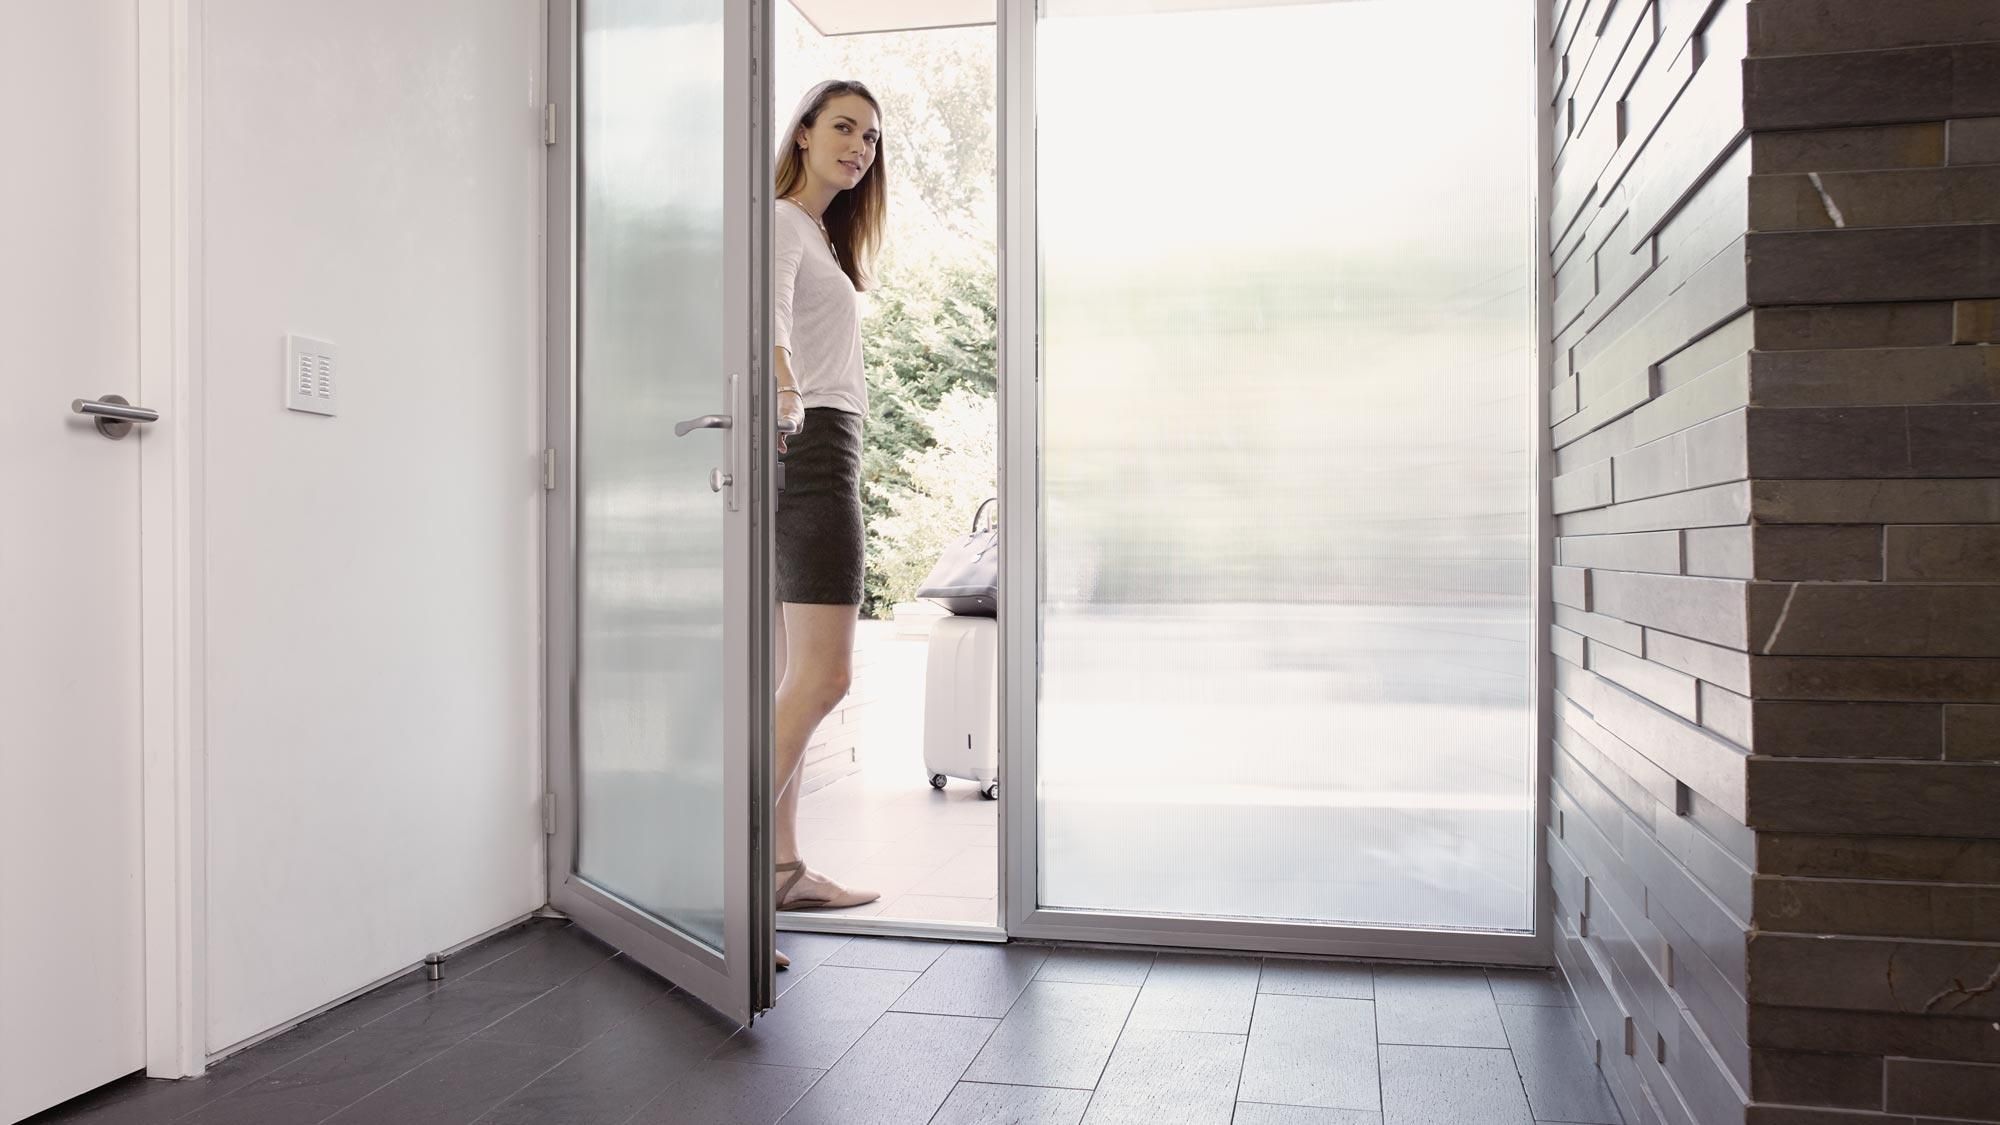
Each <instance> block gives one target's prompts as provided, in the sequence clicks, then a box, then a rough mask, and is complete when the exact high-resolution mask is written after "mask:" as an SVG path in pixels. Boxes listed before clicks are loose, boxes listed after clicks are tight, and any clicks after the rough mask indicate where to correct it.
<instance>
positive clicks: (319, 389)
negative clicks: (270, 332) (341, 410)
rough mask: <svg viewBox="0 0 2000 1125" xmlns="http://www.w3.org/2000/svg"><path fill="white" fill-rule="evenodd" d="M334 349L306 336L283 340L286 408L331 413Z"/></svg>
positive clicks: (290, 337) (333, 402) (311, 412)
mask: <svg viewBox="0 0 2000 1125" xmlns="http://www.w3.org/2000/svg"><path fill="white" fill-rule="evenodd" d="M334 359H335V356H334V348H333V345H332V344H330V343H327V342H326V341H325V340H315V339H312V338H311V337H308V336H287V337H285V406H286V407H287V408H288V409H291V410H301V411H304V412H305V413H307V414H328V415H330V414H333V413H334V412H335V411H334V406H335V403H336V401H337V400H336V398H335V397H334V386H335V384H334V371H335V363H334Z"/></svg>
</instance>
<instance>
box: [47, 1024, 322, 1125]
mask: <svg viewBox="0 0 2000 1125" xmlns="http://www.w3.org/2000/svg"><path fill="white" fill-rule="evenodd" d="M347 1033H348V1029H347V1028H344V1027H333V1026H330V1025H327V1024H324V1023H322V1022H321V1021H320V1020H308V1021H307V1022H305V1023H303V1024H300V1025H299V1026H298V1027H295V1028H292V1029H291V1030H289V1031H286V1032H283V1033H282V1034H279V1035H274V1036H272V1037H271V1038H269V1039H267V1040H265V1041H264V1042H262V1043H259V1044H257V1045H256V1046H254V1047H248V1048H245V1049H243V1050H241V1051H238V1052H236V1053H235V1054H233V1055H230V1056H229V1057H228V1058H225V1059H222V1060H221V1061H219V1062H217V1063H216V1064H215V1065H213V1066H211V1067H209V1068H208V1071H207V1072H206V1073H205V1074H203V1075H202V1076H201V1077H199V1078H188V1079H183V1080H181V1081H178V1082H170V1081H166V1080H164V1079H157V1078H139V1077H134V1078H130V1079H126V1080H124V1081H120V1082H115V1083H112V1084H111V1085H110V1086H107V1087H105V1088H103V1089H102V1090H99V1091H94V1092H93V1093H92V1094H89V1095H86V1096H85V1097H83V1098H80V1099H76V1100H74V1101H72V1102H71V1103H70V1104H68V1105H66V1106H63V1107H61V1108H60V1109H59V1110H56V1111H51V1112H49V1113H48V1114H45V1115H42V1116H39V1117H35V1118H32V1119H31V1120H32V1121H34V1122H35V1125H68V1123H69V1122H77V1123H79V1125H82V1123H85V1122H87V1123H88V1125H156V1123H157V1122H161V1121H171V1120H174V1119H176V1118H179V1117H181V1116H183V1115H185V1114H187V1113H189V1112H190V1111H193V1110H195V1109H197V1108H199V1107H202V1106H205V1105H208V1104H210V1103H213V1102H214V1101H215V1100H216V1099H218V1098H221V1097H223V1096H225V1095H227V1094H230V1093H233V1092H235V1091H237V1090H240V1089H242V1088H244V1087H245V1086H248V1085H249V1084H250V1083H252V1082H255V1081H256V1080H258V1079H260V1078H263V1077H265V1076H267V1075H269V1074H270V1073H271V1072H272V1071H275V1070H277V1069H278V1068H279V1067H281V1066H284V1065H285V1064H287V1063H290V1062H295V1061H297V1060H298V1059H300V1058H303V1057H304V1056H305V1055H307V1054H309V1053H311V1052H312V1051H315V1050H318V1049H319V1048H321V1047H323V1046H325V1045H327V1044H328V1043H331V1042H333V1041H334V1040H336V1039H339V1038H341V1037H342V1036H344V1035H346V1034H347ZM338 1108H339V1105H338V1104H333V1105H328V1106H327V1107H326V1112H327V1114H331V1113H332V1112H333V1111H334V1110H335V1109H338ZM230 1112H235V1111H234V1110H230V1111H224V1113H225V1116H226V1114H227V1113H230ZM286 1112H290V1113H295V1114H296V1113H304V1112H307V1111H306V1110H290V1111H286Z"/></svg>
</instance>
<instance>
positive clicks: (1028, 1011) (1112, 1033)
mask: <svg viewBox="0 0 2000 1125" xmlns="http://www.w3.org/2000/svg"><path fill="white" fill-rule="evenodd" d="M1138 994H1139V990H1138V989H1136V988H1130V987H1126V986H1123V985H1114V984H1062V983H1059V982H1056V981H1040V980H1038V981H1034V982H1032V983H1030V984H1029V985H1028V987H1027V991H1026V992H1024V993H1023V994H1022V995H1021V1000H1020V1002H1019V1003H1017V1004H1015V1005H1014V1009H1013V1011H1010V1012H1008V1013H1007V1018H1006V1019H1003V1020H1001V1021H1000V1026H999V1028H998V1029H996V1030H995V1031H994V1032H993V1037H992V1038H991V1039H988V1040H987V1041H986V1046H985V1047H984V1048H982V1049H981V1050H980V1052H979V1056H978V1057H977V1058H975V1059H973V1060H972V1066H971V1067H969V1068H968V1069H967V1070H966V1072H965V1079H966V1081H968V1082H1003V1083H1010V1084H1013V1085H1019V1086H1067V1087H1071V1088H1074V1089H1079V1090H1088V1089H1091V1088H1093V1087H1095V1086H1096V1085H1097V1079H1098V1077H1099V1076H1100V1075H1101V1074H1103V1072H1104V1064H1105V1062H1106V1060H1108V1059H1109V1058H1110V1057H1111V1048H1112V1047H1113V1046H1114V1045H1116V1044H1117V1042H1118V1034H1119V1032H1120V1031H1122V1030H1123V1029H1124V1027H1125V1020H1126V1017H1127V1016H1128V1015H1129V1014H1130V1013H1131V1010H1132V1001H1133V1000H1134V999H1135V998H1136V997H1137V996H1138Z"/></svg>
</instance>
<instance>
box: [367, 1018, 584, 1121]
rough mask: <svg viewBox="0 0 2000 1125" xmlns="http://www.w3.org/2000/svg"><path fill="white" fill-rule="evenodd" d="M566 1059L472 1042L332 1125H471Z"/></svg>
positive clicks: (552, 1052)
mask: <svg viewBox="0 0 2000 1125" xmlns="http://www.w3.org/2000/svg"><path fill="white" fill-rule="evenodd" d="M569 1054H570V1050H569V1049H568V1048H566V1047H539V1046H533V1045H530V1044H526V1043H494V1042H488V1041H486V1040H482V1039H472V1040H468V1041H466V1042H464V1043H460V1044H459V1045H458V1046H456V1047H453V1048H452V1049H451V1050H449V1051H446V1052H445V1053H443V1054H441V1055H439V1056H437V1057H436V1058H434V1059H432V1060H430V1061H429V1062H427V1063H424V1064H423V1065H422V1066H419V1067H417V1068H416V1069H415V1070H412V1071H410V1072H409V1073H408V1074H405V1075H403V1076H402V1077H401V1078H398V1079H396V1080H395V1081H394V1082H391V1083H389V1084H388V1085H387V1086H384V1087H382V1088H381V1089H379V1090H377V1091H375V1092H374V1093H372V1094H369V1095H368V1096H367V1097H365V1098H362V1099H361V1100H360V1101H357V1102H355V1103H354V1104H352V1105H350V1106H348V1107H347V1108H346V1109H343V1110H341V1111H340V1112H339V1113H336V1114H334V1115H333V1116H332V1117H331V1118H329V1119H328V1121H329V1123H330V1125H379V1123H382V1122H390V1121H393V1122H395V1123H396V1125H470V1123H471V1122H473V1121H475V1120H477V1119H478V1118H479V1117H480V1116H482V1115H483V1114H485V1113H486V1111H487V1110H489V1109H492V1108H493V1107H494V1106H497V1105H499V1104H500V1103H501V1102H503V1101H505V1100H506V1098H507V1096H508V1095H509V1094H512V1093H514V1092H515V1091H516V1090H519V1089H521V1088H522V1087H523V1086H526V1085H527V1084H528V1083H530V1082H533V1081H534V1080H535V1079H536V1078H537V1077H539V1076H540V1075H541V1074H542V1073H543V1072H545V1071H547V1070H548V1069H549V1068H551V1067H553V1066H555V1065H556V1064H557V1063H559V1062H561V1061H562V1060H563V1059H564V1058H566V1057H567V1056H568V1055H569Z"/></svg>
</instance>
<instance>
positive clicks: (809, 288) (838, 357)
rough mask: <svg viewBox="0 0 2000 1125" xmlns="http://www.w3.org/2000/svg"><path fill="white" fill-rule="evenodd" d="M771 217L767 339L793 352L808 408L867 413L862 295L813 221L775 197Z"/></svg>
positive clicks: (803, 211) (862, 414) (787, 202)
mask: <svg viewBox="0 0 2000 1125" xmlns="http://www.w3.org/2000/svg"><path fill="white" fill-rule="evenodd" d="M777 208H778V213H777V215H776V216H775V217H774V218H773V219H772V221H771V255H772V259H773V261H772V270H771V314H772V315H771V342H772V343H773V344H775V345H776V346H778V347H781V348H783V349H785V350H786V351H787V352H789V353H791V361H792V375H793V376H794V377H795V378H797V379H798V381H799V391H800V396H799V397H800V398H802V399H803V400H804V402H805V405H806V407H807V408H808V409H811V408H812V407H816V406H830V407H833V408H834V409H836V410H846V411H849V412H851V413H854V414H859V415H861V416H863V417H867V415H868V383H867V380H866V379H864V378H863V377H862V373H861V302H860V295H859V294H857V293H856V292H855V291H854V283H853V282H852V281H849V280H848V278H847V275H846V274H845V273H843V272H841V269H840V263H839V262H838V261H836V260H834V256H833V248H832V247H830V246H828V245H827V242H826V236H825V235H824V234H821V233H820V229H819V223H818V222H816V221H814V219H813V217H812V216H811V215H808V214H806V211H805V209H804V208H803V207H800V206H799V205H797V204H795V203H792V202H790V201H789V200H784V199H780V200H778V202H777Z"/></svg>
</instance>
